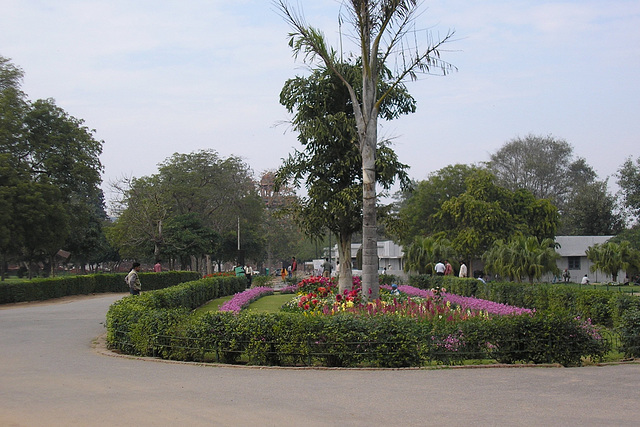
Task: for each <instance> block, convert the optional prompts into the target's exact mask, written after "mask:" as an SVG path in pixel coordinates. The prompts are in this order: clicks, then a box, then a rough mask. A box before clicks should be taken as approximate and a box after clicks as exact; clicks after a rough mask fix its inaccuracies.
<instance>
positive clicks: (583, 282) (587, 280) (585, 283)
mask: <svg viewBox="0 0 640 427" xmlns="http://www.w3.org/2000/svg"><path fill="white" fill-rule="evenodd" d="M580 284H582V285H588V284H589V277H587V275H586V274H585V275H584V277H583V278H582V281H581V282H580Z"/></svg>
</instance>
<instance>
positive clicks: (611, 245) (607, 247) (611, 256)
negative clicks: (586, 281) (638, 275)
mask: <svg viewBox="0 0 640 427" xmlns="http://www.w3.org/2000/svg"><path fill="white" fill-rule="evenodd" d="M587 258H588V259H589V261H591V263H592V264H591V267H590V269H591V271H596V270H600V271H602V272H603V273H605V274H609V275H611V278H612V279H613V281H614V282H617V281H618V272H619V271H620V270H628V269H629V268H630V267H634V268H636V269H637V268H640V264H639V263H640V252H639V251H637V250H635V249H633V248H632V246H631V244H630V243H629V242H628V241H626V240H625V241H622V242H620V243H615V242H611V241H609V242H605V243H602V244H598V243H596V244H595V245H593V246H591V247H589V248H588V249H587Z"/></svg>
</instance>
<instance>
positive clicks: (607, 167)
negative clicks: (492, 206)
mask: <svg viewBox="0 0 640 427" xmlns="http://www.w3.org/2000/svg"><path fill="white" fill-rule="evenodd" d="M291 3H292V5H293V7H294V8H295V9H297V10H302V11H303V13H304V16H305V19H306V21H307V23H308V24H310V25H312V26H314V27H317V28H319V29H321V30H322V31H323V32H324V34H325V36H326V38H327V40H328V42H329V44H331V45H332V46H334V47H335V48H336V50H337V49H339V47H340V41H341V40H342V46H343V51H344V52H345V54H347V53H349V52H357V49H355V47H354V46H353V44H352V41H350V40H351V38H350V35H351V34H352V31H351V29H350V27H349V24H348V21H346V22H344V23H343V24H342V27H341V29H342V32H341V31H340V27H339V25H338V21H339V20H338V14H339V12H340V9H341V2H340V1H336V0H293V1H292V2H291ZM0 9H1V12H0V55H1V56H4V57H7V58H10V59H11V60H12V62H13V64H14V65H16V66H18V67H20V68H21V69H22V70H23V71H24V73H25V78H24V81H23V86H22V89H23V91H24V92H26V94H27V96H28V98H29V99H30V100H32V101H34V100H36V99H44V98H53V99H54V100H55V102H56V104H57V105H58V106H59V107H61V108H63V109H64V110H65V111H66V112H67V113H68V114H70V115H71V116H73V117H76V118H79V119H83V120H84V121H85V125H86V126H87V127H89V128H90V129H95V131H96V133H95V137H96V138H97V139H99V140H103V141H104V145H103V153H102V155H101V157H100V160H101V162H102V164H103V166H104V174H103V181H104V182H103V189H104V190H105V193H107V195H108V194H109V192H110V190H109V188H110V187H109V185H110V183H112V182H114V181H116V180H118V179H121V178H123V177H141V176H149V175H152V174H155V173H157V165H158V164H159V163H161V162H164V161H165V160H167V159H168V158H169V157H171V156H172V155H173V154H174V153H191V152H194V151H198V150H202V149H213V150H215V151H216V152H218V154H219V155H220V156H222V157H228V156H231V155H234V156H239V157H241V158H242V159H243V160H244V161H245V162H246V163H247V164H248V165H249V166H250V167H251V168H252V169H253V171H254V173H255V175H256V177H259V176H260V174H261V173H262V172H263V171H266V170H272V169H276V168H277V167H278V166H279V165H280V164H281V163H282V159H283V158H285V157H287V156H288V154H289V153H292V152H293V150H294V149H301V146H300V144H299V143H298V142H297V139H296V134H295V132H293V131H292V130H291V129H290V127H289V126H288V125H287V124H286V122H287V120H289V119H290V118H291V117H290V115H289V114H288V113H287V111H286V110H285V108H284V107H283V106H281V105H280V103H279V93H280V90H281V89H282V87H283V85H284V83H285V81H286V80H287V79H291V78H294V77H295V76H298V75H301V76H303V75H308V73H309V66H308V64H305V63H304V62H303V61H302V60H301V58H298V59H296V58H294V57H293V55H292V52H291V49H290V48H289V46H288V37H287V34H288V33H289V31H290V28H289V27H288V25H287V23H286V22H285V21H284V20H283V19H282V17H281V16H280V15H279V14H278V12H277V10H276V8H275V7H274V5H273V3H272V2H271V1H270V0H234V1H228V0H225V1H219V0H161V1H158V0H153V1H151V0H136V1H130V0H2V1H1V8H0ZM342 10H343V11H344V8H342ZM415 24H416V28H418V29H425V30H429V31H430V33H431V35H432V36H433V37H434V38H442V37H444V35H445V34H447V33H448V32H450V31H454V36H453V38H452V41H451V42H450V43H447V44H446V45H445V46H444V47H443V49H442V51H441V59H442V60H444V61H447V62H449V63H451V64H452V65H454V66H455V67H456V68H457V71H455V72H453V73H451V74H449V75H447V76H433V75H432V76H420V78H419V79H418V80H417V81H413V82H407V88H408V90H409V92H410V93H411V94H412V96H413V97H414V98H415V99H416V101H417V111H416V112H415V113H414V114H411V115H409V116H404V117H402V118H400V119H398V120H394V121H392V122H387V123H382V124H381V127H380V130H379V136H381V137H385V138H393V141H394V146H393V148H394V149H395V151H396V153H397V155H398V157H399V160H400V161H401V162H403V163H405V164H407V165H409V166H410V169H409V175H410V177H411V178H412V179H415V180H423V179H426V178H427V177H428V175H429V174H430V173H432V172H435V171H437V170H439V169H441V168H443V167H445V166H448V165H451V164H456V163H464V164H471V163H478V162H483V161H487V160H489V156H490V155H491V154H492V153H495V152H496V151H497V150H498V149H500V147H502V146H503V145H504V144H505V143H507V142H508V141H510V140H512V139H514V138H519V137H525V136H527V135H529V134H532V135H538V136H547V135H551V136H553V137H555V138H558V139H563V140H565V141H567V142H568V143H569V144H571V145H572V146H573V148H574V155H575V156H576V157H583V158H585V159H586V161H587V163H588V164H589V165H591V166H592V167H593V168H594V170H595V171H596V172H597V173H598V175H599V178H600V179H605V178H607V177H611V178H610V181H612V182H615V173H616V172H617V170H618V169H619V167H620V165H621V164H622V163H623V162H624V161H625V159H627V158H628V157H630V156H632V157H633V158H634V159H635V158H636V157H638V156H640V2H638V1H637V0H576V1H571V0H566V1H557V0H548V1H547V0H537V1H536V0H533V1H525V0H482V1H479V0H448V1H445V0H441V1H430V0H426V1H424V2H423V3H422V7H421V13H420V14H419V15H418V16H417V19H416V22H415ZM341 33H342V34H343V37H340V34H341ZM422 34H424V32H423V33H422Z"/></svg>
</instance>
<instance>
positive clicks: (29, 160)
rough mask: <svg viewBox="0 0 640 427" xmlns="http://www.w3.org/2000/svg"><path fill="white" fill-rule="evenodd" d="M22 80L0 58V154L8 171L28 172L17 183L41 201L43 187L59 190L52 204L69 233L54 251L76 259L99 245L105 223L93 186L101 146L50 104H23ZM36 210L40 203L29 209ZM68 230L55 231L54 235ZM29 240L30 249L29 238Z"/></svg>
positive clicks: (99, 169)
mask: <svg viewBox="0 0 640 427" xmlns="http://www.w3.org/2000/svg"><path fill="white" fill-rule="evenodd" d="M22 77H23V73H22V70H20V69H19V68H17V67H15V66H13V65H12V64H11V63H10V61H9V60H8V59H6V58H3V57H0V154H5V155H8V156H10V159H11V160H10V163H11V164H12V165H13V166H14V167H16V168H18V169H20V170H23V169H24V170H27V171H28V173H26V174H22V173H21V174H20V177H21V182H20V183H21V184H24V185H25V186H26V187H28V188H29V189H31V190H33V191H35V192H36V193H37V194H39V195H41V196H43V197H44V198H45V199H46V198H47V197H46V195H48V194H50V192H49V191H48V190H43V189H45V188H46V187H47V186H53V187H55V188H56V189H57V191H59V194H58V196H57V197H58V200H57V202H60V203H61V204H62V207H63V208H64V209H65V210H66V215H64V217H66V218H67V220H68V221H69V222H70V223H71V224H73V228H74V233H71V234H69V239H68V240H66V241H63V242H62V243H61V244H60V247H58V248H55V252H57V251H58V250H59V249H61V248H62V247H64V248H65V249H67V250H70V251H71V252H72V253H73V256H75V257H78V258H79V259H82V257H83V254H82V252H86V251H88V250H90V249H91V247H92V246H93V245H95V244H96V241H97V240H100V237H101V236H102V230H101V224H102V221H103V220H104V219H105V218H106V214H105V211H104V203H103V194H102V190H101V189H100V187H99V185H100V183H101V176H100V175H101V172H102V164H101V163H100V160H99V156H100V154H101V152H102V141H99V140H96V139H95V137H94V133H95V130H92V129H89V128H87V127H86V126H85V125H84V121H83V120H81V119H77V118H75V117H73V116H71V115H69V114H68V113H67V112H66V111H64V110H63V109H62V108H60V107H58V106H57V105H56V104H55V102H54V101H53V100H52V99H46V100H37V101H35V102H29V101H28V100H27V99H26V95H25V94H24V93H22V91H21V90H20V82H21V80H22ZM29 182H30V183H31V184H33V185H29ZM38 186H40V187H38ZM57 202H56V203H57ZM38 206H40V207H43V206H46V203H38V204H35V205H33V206H32V207H33V208H35V207H38ZM55 210H56V209H52V211H51V212H42V213H41V214H42V215H40V216H37V215H36V214H35V213H30V215H33V216H32V217H31V220H35V219H37V218H41V219H42V220H43V221H48V220H47V218H49V219H50V216H51V214H52V213H53V212H54V211H55ZM59 218H63V216H60V217H59ZM34 226H36V225H34ZM69 226H70V224H66V225H65V226H63V227H61V228H60V235H63V234H64V230H65V229H67V228H68V227H69ZM40 235H42V236H43V237H44V234H40ZM29 241H30V242H31V244H32V246H33V244H34V243H33V242H32V240H31V238H30V239H29ZM51 241H52V240H51V239H49V242H51ZM50 250H51V251H54V249H52V248H50Z"/></svg>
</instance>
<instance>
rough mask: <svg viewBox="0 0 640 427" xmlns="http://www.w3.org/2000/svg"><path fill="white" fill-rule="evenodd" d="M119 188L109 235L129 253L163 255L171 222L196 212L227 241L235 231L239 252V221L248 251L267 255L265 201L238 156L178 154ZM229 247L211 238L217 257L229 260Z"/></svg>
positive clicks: (211, 151)
mask: <svg viewBox="0 0 640 427" xmlns="http://www.w3.org/2000/svg"><path fill="white" fill-rule="evenodd" d="M116 188H117V189H118V191H119V192H120V194H121V200H120V202H119V205H118V206H117V209H118V211H119V214H118V215H119V216H118V219H117V222H116V224H115V226H114V227H113V229H112V230H110V234H109V235H110V238H111V239H112V241H113V242H115V244H116V245H118V246H120V247H122V249H123V250H124V253H123V255H124V256H131V257H136V258H138V257H140V258H142V257H148V256H150V255H153V257H155V259H156V260H157V259H160V258H162V256H163V253H164V251H165V250H166V246H167V240H166V239H167V236H166V233H165V227H166V225H167V222H168V221H169V220H171V219H175V218H177V217H180V216H182V215H189V214H197V218H198V219H199V221H201V224H202V227H204V228H206V229H210V230H212V231H213V232H215V233H217V235H219V236H220V237H221V239H222V240H225V239H226V236H227V234H228V233H233V234H234V235H235V236H236V237H235V241H236V245H235V248H236V249H235V250H234V253H235V255H236V256H237V255H238V252H237V229H238V222H240V228H241V230H243V232H242V233H241V239H244V243H246V246H245V244H242V248H243V250H244V251H245V254H247V256H251V257H255V258H257V257H260V256H262V255H263V253H264V252H263V249H264V248H263V243H264V241H263V239H261V238H260V234H261V233H260V227H261V224H262V215H263V210H264V206H263V202H262V201H261V200H260V197H259V195H258V192H257V185H256V183H255V182H254V181H253V179H252V176H251V170H250V169H249V167H248V166H247V165H246V164H245V163H243V162H242V161H241V160H240V159H239V158H238V157H234V156H231V157H228V158H226V159H223V158H220V157H219V156H218V154H217V153H216V152H215V151H213V150H200V151H197V152H193V153H190V154H178V153H176V154H174V155H173V156H172V157H170V158H169V159H167V160H166V161H165V162H163V163H161V164H160V166H159V172H158V173H157V174H155V175H152V176H150V177H142V178H137V179H132V180H130V181H128V182H127V181H122V182H120V183H117V184H116ZM241 243H243V242H241ZM224 248H226V246H225V245H222V244H221V243H220V242H218V243H215V244H214V243H213V242H212V243H211V250H210V251H211V253H212V254H213V255H214V256H217V257H220V258H218V259H217V260H218V261H221V260H222V261H227V260H228V258H229V253H228V251H226V250H225V249H224ZM214 249H215V250H214ZM233 258H234V259H235V256H234V257H233Z"/></svg>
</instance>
